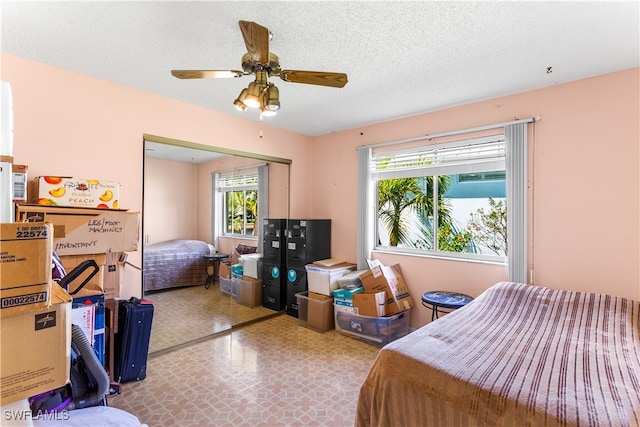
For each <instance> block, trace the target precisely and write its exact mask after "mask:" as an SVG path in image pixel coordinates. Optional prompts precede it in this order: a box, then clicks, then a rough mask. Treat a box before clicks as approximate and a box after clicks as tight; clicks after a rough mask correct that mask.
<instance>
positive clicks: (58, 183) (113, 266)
mask: <svg viewBox="0 0 640 427" xmlns="http://www.w3.org/2000/svg"><path fill="white" fill-rule="evenodd" d="M27 196H28V200H29V202H31V204H18V205H16V214H15V218H16V222H17V223H22V224H32V223H34V222H46V223H49V224H51V226H52V233H51V235H52V238H53V240H52V248H51V250H53V252H54V253H55V254H56V255H57V256H58V257H59V259H60V261H61V263H62V265H63V267H64V270H65V271H66V273H67V274H70V273H71V272H72V271H74V269H76V268H77V267H78V266H79V265H81V264H82V263H83V262H84V261H86V260H93V261H95V263H96V264H97V266H98V272H97V274H95V275H94V276H93V277H89V274H88V273H89V271H87V274H85V273H82V274H80V276H79V277H78V280H73V281H71V282H70V283H69V284H68V289H65V290H66V291H67V292H68V294H70V295H71V296H72V298H73V299H72V310H71V321H72V323H73V324H76V325H78V326H80V328H81V329H82V330H83V331H84V332H85V335H87V337H88V339H89V342H90V343H91V344H92V345H93V346H94V349H95V351H96V355H97V356H98V360H100V362H101V363H102V364H103V365H104V366H105V367H107V370H108V371H109V372H110V373H112V371H113V369H112V368H110V367H109V363H108V362H112V361H113V357H108V356H109V355H110V351H111V350H113V346H112V345H111V346H110V342H109V336H108V334H107V327H108V326H109V331H110V332H113V333H114V332H115V331H116V326H117V325H115V319H110V324H108V321H107V309H106V306H107V305H108V302H109V301H111V302H112V301H115V299H117V298H119V297H120V289H121V275H122V270H123V267H124V263H125V261H126V258H127V252H130V251H135V250H137V249H138V239H139V232H138V229H139V213H137V212H129V211H127V210H121V209H117V207H118V203H119V202H118V198H119V189H118V185H117V183H114V182H107V181H98V180H92V179H77V178H68V177H57V176H45V177H37V178H35V179H34V180H33V181H31V182H29V186H28V194H27ZM81 206H84V207H81ZM50 264H51V263H49V265H50ZM49 271H51V268H49ZM85 279H86V280H85ZM83 282H84V285H82V286H81V287H80V285H81V284H82V283H83ZM111 305H112V306H115V304H111ZM111 353H112V352H111Z"/></svg>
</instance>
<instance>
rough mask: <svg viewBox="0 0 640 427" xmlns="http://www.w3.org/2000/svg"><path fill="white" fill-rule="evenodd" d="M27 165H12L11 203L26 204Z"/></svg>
mask: <svg viewBox="0 0 640 427" xmlns="http://www.w3.org/2000/svg"><path fill="white" fill-rule="evenodd" d="M27 168H28V167H27V165H13V167H12V172H13V202H14V203H26V202H27Z"/></svg>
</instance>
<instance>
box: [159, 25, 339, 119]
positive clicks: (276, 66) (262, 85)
mask: <svg viewBox="0 0 640 427" xmlns="http://www.w3.org/2000/svg"><path fill="white" fill-rule="evenodd" d="M239 24H240V31H242V37H243V39H244V44H245V45H246V46H247V53H245V54H244V55H243V56H242V71H240V70H172V71H171V74H172V75H173V76H174V77H177V78H179V79H219V78H232V77H233V78H238V77H242V76H248V75H255V80H254V81H253V82H251V83H249V86H248V87H247V88H246V89H243V90H242V92H241V93H240V95H239V96H238V98H236V100H235V101H234V102H233V104H234V105H235V106H236V108H237V109H238V110H240V111H245V110H246V109H247V108H249V107H250V108H259V109H260V111H261V112H262V114H263V115H274V114H276V112H277V111H278V110H279V109H280V94H279V92H278V88H277V87H276V86H275V85H274V84H273V83H271V82H269V81H268V79H269V77H280V78H281V79H282V80H284V81H286V82H292V83H306V84H311V85H319V86H330V87H338V88H340V87H344V85H345V84H347V75H346V74H345V73H328V72H323V71H302V70H283V69H281V68H280V59H279V58H278V57H277V56H276V55H275V54H273V53H272V52H269V39H270V36H271V34H270V32H269V30H268V29H267V28H266V27H263V26H262V25H259V24H256V23H255V22H250V21H240V22H239Z"/></svg>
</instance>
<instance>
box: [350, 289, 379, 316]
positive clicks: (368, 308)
mask: <svg viewBox="0 0 640 427" xmlns="http://www.w3.org/2000/svg"><path fill="white" fill-rule="evenodd" d="M386 295H387V294H386V292H384V291H380V292H376V293H373V292H371V293H369V292H360V293H357V294H354V295H353V306H354V307H355V310H354V313H356V314H359V315H361V316H370V317H380V316H384V315H385V311H386V310H385V308H386V307H385V305H386V300H387V297H386Z"/></svg>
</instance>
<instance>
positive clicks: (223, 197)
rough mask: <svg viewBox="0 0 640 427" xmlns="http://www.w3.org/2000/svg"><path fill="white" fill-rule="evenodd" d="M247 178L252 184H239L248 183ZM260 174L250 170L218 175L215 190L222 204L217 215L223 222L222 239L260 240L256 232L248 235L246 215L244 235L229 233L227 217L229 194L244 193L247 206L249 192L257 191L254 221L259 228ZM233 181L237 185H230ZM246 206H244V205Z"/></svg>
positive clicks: (244, 217) (244, 201) (244, 218)
mask: <svg viewBox="0 0 640 427" xmlns="http://www.w3.org/2000/svg"><path fill="white" fill-rule="evenodd" d="M247 177H250V179H249V181H250V182H251V183H250V184H241V183H237V182H246V181H247ZM259 178H260V177H259V173H258V170H248V171H244V172H242V173H231V174H220V173H218V174H217V179H216V183H217V184H216V188H215V193H216V195H219V196H218V200H220V201H221V203H220V204H219V206H220V211H219V213H218V214H217V215H216V216H218V217H219V218H220V220H221V233H220V234H219V235H220V236H221V237H230V238H241V239H256V240H257V239H258V236H257V235H256V234H255V231H254V232H253V233H252V234H246V226H247V221H246V214H245V215H244V216H243V227H242V228H243V230H244V231H245V232H244V233H229V232H228V231H227V230H228V225H229V222H228V216H227V212H228V210H227V199H228V197H227V194H228V193H233V192H239V191H242V192H243V203H245V204H246V200H247V198H246V192H247V191H255V192H256V195H257V198H256V209H257V214H256V217H255V221H254V228H255V227H259V222H258V221H259V220H258V219H259V218H260V203H259V200H260V197H261V195H260V186H259ZM230 180H233V181H235V182H236V183H235V184H228V183H227V182H228V181H230ZM243 206H244V205H243ZM245 212H246V208H245Z"/></svg>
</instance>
